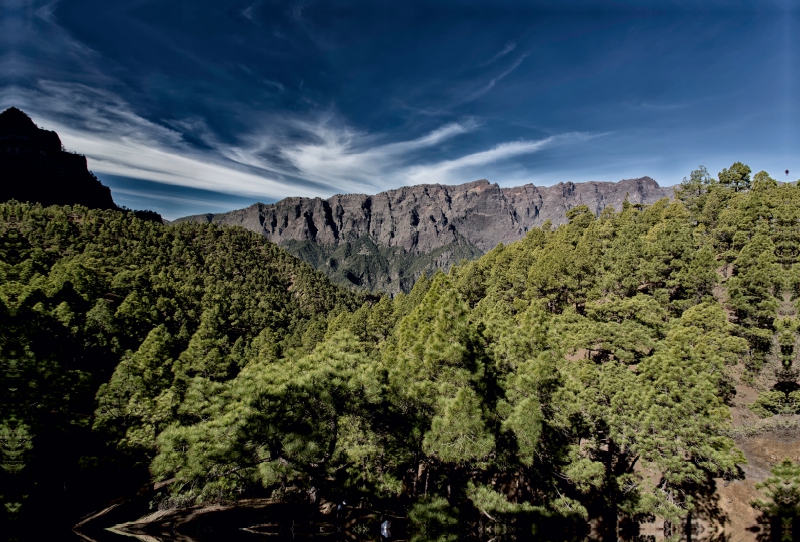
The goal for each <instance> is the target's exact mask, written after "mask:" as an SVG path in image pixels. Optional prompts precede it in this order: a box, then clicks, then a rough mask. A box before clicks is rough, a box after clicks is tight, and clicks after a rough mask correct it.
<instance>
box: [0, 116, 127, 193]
mask: <svg viewBox="0 0 800 542" xmlns="http://www.w3.org/2000/svg"><path fill="white" fill-rule="evenodd" d="M0 171H2V172H3V183H2V185H0V201H6V200H10V199H15V200H18V201H31V202H33V201H36V202H39V203H41V204H43V205H73V204H76V203H79V204H82V205H85V206H87V207H92V208H98V209H117V206H116V205H115V204H114V200H113V199H111V191H110V190H109V189H108V187H106V186H103V185H102V184H101V183H100V181H98V180H97V177H95V176H94V175H92V173H91V172H90V171H89V169H88V168H87V165H86V157H85V156H83V155H80V154H73V153H70V152H66V151H64V149H63V147H62V146H61V139H60V138H59V137H58V134H57V133H55V132H51V131H49V130H43V129H42V128H39V127H38V126H36V124H34V122H33V121H32V120H31V119H30V117H28V116H27V115H26V114H25V113H23V112H22V111H20V110H19V109H17V108H16V107H11V108H9V109H6V110H5V111H3V112H2V113H0Z"/></svg>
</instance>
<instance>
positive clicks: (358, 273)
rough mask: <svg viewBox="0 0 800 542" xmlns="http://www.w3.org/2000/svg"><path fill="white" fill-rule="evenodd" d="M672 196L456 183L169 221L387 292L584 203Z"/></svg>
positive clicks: (622, 187) (653, 189) (654, 186)
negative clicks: (259, 243)
mask: <svg viewBox="0 0 800 542" xmlns="http://www.w3.org/2000/svg"><path fill="white" fill-rule="evenodd" d="M626 195H627V196H628V199H629V201H630V202H631V203H653V202H655V201H657V200H659V199H661V198H664V197H671V196H672V189H671V188H661V187H660V186H659V185H658V183H656V182H655V181H654V180H653V179H651V178H649V177H642V178H640V179H628V180H624V181H620V182H618V183H599V182H590V183H580V184H574V183H559V184H557V185H554V186H548V187H537V186H534V185H532V184H526V185H524V186H520V187H514V188H500V187H499V186H498V185H497V184H492V183H489V181H486V180H480V181H475V182H471V183H467V184H461V185H456V186H448V185H439V184H434V185H418V186H407V187H403V188H400V189H397V190H389V191H387V192H381V193H380V194H377V195H374V196H367V195H363V194H346V195H336V196H333V197H331V198H328V199H325V200H323V199H321V198H313V199H311V198H286V199H284V200H281V201H279V202H277V203H273V204H262V203H257V204H255V205H252V206H250V207H247V208H246V209H240V210H237V211H231V212H228V213H222V214H208V215H196V216H189V217H185V218H182V219H179V221H189V222H214V223H219V224H230V225H239V226H243V227H245V228H247V229H249V230H252V231H255V232H258V233H261V234H262V235H263V236H264V237H266V238H267V239H269V240H271V241H274V242H275V243H278V244H280V245H282V246H284V247H285V248H286V249H287V250H289V252H291V253H293V254H295V255H297V256H299V257H301V258H303V259H305V260H306V261H308V262H309V263H311V264H312V265H314V266H315V267H317V268H318V269H320V270H322V271H324V272H325V273H327V274H328V276H329V277H331V278H332V279H333V280H334V281H335V282H338V283H340V284H348V285H357V286H362V287H366V288H370V289H377V290H383V291H387V292H392V293H396V292H399V291H408V290H409V289H410V287H411V286H412V285H413V283H414V280H416V278H418V277H419V276H420V275H421V274H422V273H423V272H431V271H433V270H435V269H447V268H449V267H450V266H451V265H452V264H453V263H457V262H458V261H460V260H462V259H473V258H475V257H477V256H479V255H481V254H483V253H485V252H486V251H488V250H491V249H492V248H494V247H495V246H497V244H498V243H509V242H512V241H516V240H517V239H521V238H522V237H524V236H525V233H526V232H527V231H528V230H529V229H531V228H535V227H537V226H541V225H542V224H543V223H544V222H545V221H547V220H550V221H551V222H552V223H553V224H562V223H564V222H566V216H565V213H566V211H567V210H569V209H571V208H573V207H575V206H577V205H584V204H585V205H588V206H589V208H590V209H591V210H592V211H593V212H595V213H597V214H599V213H600V212H601V211H602V210H603V209H605V208H606V207H609V206H610V207H614V208H616V209H619V208H620V207H621V206H622V202H623V201H624V199H625V197H626Z"/></svg>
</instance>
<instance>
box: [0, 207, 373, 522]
mask: <svg viewBox="0 0 800 542" xmlns="http://www.w3.org/2000/svg"><path fill="white" fill-rule="evenodd" d="M362 302H363V298H359V297H358V296H356V295H355V294H351V293H349V292H347V291H345V290H342V289H340V288H338V287H335V286H333V285H332V284H330V282H329V281H328V280H327V279H326V278H325V277H324V276H322V275H321V274H320V273H318V272H317V271H315V270H313V269H312V268H311V267H310V266H309V265H307V264H305V263H302V262H300V261H298V260H297V259H296V258H294V257H292V256H290V255H289V254H287V253H286V252H285V251H283V250H282V249H279V248H278V247H276V246H275V245H273V244H272V243H269V242H267V241H265V240H264V239H262V238H261V237H260V236H257V235H255V234H252V233H250V232H247V231H245V230H242V229H239V228H219V227H217V226H212V225H190V224H184V225H180V226H171V227H166V226H163V225H162V224H158V223H155V222H152V221H143V220H139V219H137V218H136V217H135V216H134V214H133V213H123V212H118V211H102V210H89V209H86V208H83V207H77V206H76V207H47V208H42V207H41V206H33V205H29V204H20V203H14V202H10V203H5V204H0V326H2V333H0V363H1V364H2V366H1V367H0V387H1V388H2V390H3V393H2V395H0V446H2V467H3V470H2V471H0V477H1V478H0V487H2V491H0V500H2V501H3V504H4V509H5V512H3V524H2V525H0V530H4V529H6V528H10V526H20V525H25V524H26V523H27V522H29V521H31V520H33V519H35V518H36V517H37V516H39V515H41V514H42V510H48V517H50V518H51V520H52V521H48V522H34V523H36V524H37V525H38V526H40V527H41V526H47V525H50V526H52V525H54V524H58V522H59V520H60V519H63V517H70V513H74V512H75V511H76V510H82V511H87V510H86V507H87V506H89V510H91V506H92V503H95V505H98V504H104V502H103V500H102V499H103V498H104V497H105V498H107V500H110V499H111V498H114V497H116V496H119V494H120V493H122V492H124V491H125V490H126V489H128V485H129V484H141V483H143V482H146V481H147V478H148V476H147V471H146V467H147V465H148V463H149V462H150V460H151V459H152V457H153V453H154V450H155V438H156V436H157V435H158V434H159V433H161V432H162V431H163V430H164V429H165V428H166V427H168V426H169V425H170V424H174V423H176V422H179V421H180V423H184V424H191V423H193V422H199V421H201V420H203V419H204V418H205V417H206V416H207V415H206V412H208V411H209V408H211V405H210V402H211V401H213V400H214V399H215V398H217V397H219V395H218V394H219V391H220V389H222V388H224V387H225V386H226V384H225V383H226V382H228V381H229V380H230V379H231V378H233V377H234V376H236V375H237V374H238V373H239V372H240V370H241V369H242V368H243V367H245V366H246V365H248V363H249V361H250V360H252V359H255V358H258V357H260V356H261V355H264V352H267V351H268V352H271V353H274V355H278V356H290V357H298V356H302V355H303V354H304V353H307V352H309V351H310V350H311V349H312V348H313V345H314V344H315V343H316V342H317V341H318V340H319V339H320V338H321V336H322V335H323V334H324V332H325V327H326V323H325V318H326V316H327V315H328V314H330V313H331V312H332V311H333V312H336V311H340V310H349V309H354V308H356V307H357V306H359V305H360V304H361V303H362ZM292 352H294V353H292ZM143 469H144V470H143ZM142 475H144V478H142ZM136 487H138V486H136ZM53 515H55V519H53V517H52V516H53ZM9 520H11V521H12V523H10V524H9V523H6V522H7V521H9Z"/></svg>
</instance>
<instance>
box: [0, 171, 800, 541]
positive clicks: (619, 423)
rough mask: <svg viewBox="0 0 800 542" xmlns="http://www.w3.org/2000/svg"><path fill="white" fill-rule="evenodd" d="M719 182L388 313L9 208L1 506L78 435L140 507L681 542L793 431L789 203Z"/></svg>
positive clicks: (735, 174)
mask: <svg viewBox="0 0 800 542" xmlns="http://www.w3.org/2000/svg"><path fill="white" fill-rule="evenodd" d="M718 177H719V178H718V179H716V178H712V177H711V176H709V175H708V173H707V172H706V171H705V170H704V169H702V168H701V169H700V170H697V171H695V172H692V174H691V176H690V177H689V178H687V179H686V180H685V181H684V183H683V184H682V185H681V187H680V189H678V190H677V191H676V200H675V201H669V200H667V199H664V200H661V201H659V202H657V203H655V204H654V205H650V206H643V205H633V204H630V203H629V202H627V201H626V202H625V203H624V204H623V206H622V209H621V210H620V211H619V212H615V211H614V210H613V209H610V208H609V209H606V210H605V211H603V212H602V213H601V214H600V216H596V215H595V213H594V212H592V210H590V209H589V208H588V207H586V206H578V207H575V208H573V209H571V210H570V211H569V213H568V218H569V222H568V223H567V224H564V225H561V226H558V227H553V226H552V224H550V223H545V224H544V225H543V226H541V227H539V228H535V229H532V230H531V231H529V232H528V233H527V235H526V236H525V238H524V239H522V240H521V241H518V242H515V243H513V244H510V245H507V246H506V245H502V244H501V245H499V246H497V247H496V248H494V249H493V250H491V251H490V252H488V253H487V254H486V255H484V256H483V257H482V258H480V259H479V260H477V261H473V262H464V263H462V264H461V265H459V266H457V267H454V268H453V269H452V270H451V271H450V272H449V274H447V275H445V274H443V273H441V272H440V273H437V274H436V275H434V276H433V277H431V278H426V277H423V278H422V279H420V280H419V281H417V283H416V284H415V286H414V288H413V290H412V291H411V292H410V293H409V294H408V295H405V294H398V295H397V296H395V297H394V298H393V299H392V298H389V297H383V298H380V299H377V298H374V299H373V298H360V299H359V298H356V297H355V296H354V295H353V294H349V293H347V292H345V291H343V290H339V289H336V288H335V287H333V286H331V285H330V284H329V283H328V282H327V281H325V280H324V279H323V278H322V277H321V276H320V275H319V274H318V273H316V272H314V271H312V270H311V269H310V268H309V267H308V266H306V265H304V264H301V263H299V262H297V261H296V260H294V259H293V258H291V257H290V256H288V255H287V254H285V253H284V252H282V251H281V250H280V249H278V248H277V247H275V246H274V245H271V244H269V243H268V242H265V241H263V240H261V239H259V238H258V237H257V236H256V235H255V234H251V233H248V232H245V231H244V230H242V229H239V228H228V227H218V226H211V225H202V226H201V225H196V224H181V225H177V226H161V225H156V224H152V223H146V222H142V221H139V220H137V219H135V218H132V217H131V216H130V215H125V214H122V213H115V212H100V211H86V210H84V209H80V208H75V209H70V208H47V209H42V208H41V207H31V206H28V205H21V204H6V205H3V206H2V207H0V210H1V211H2V216H3V223H2V224H3V226H2V227H3V233H2V236H3V237H2V250H3V257H2V262H3V270H2V272H3V274H4V280H3V287H2V291H1V292H0V293H1V294H2V295H1V296H0V299H2V301H3V306H2V310H3V313H2V317H3V326H4V328H5V329H6V330H10V331H11V333H4V334H3V341H4V343H3V344H2V349H3V350H2V351H3V363H4V364H5V367H4V370H3V376H2V378H3V379H4V382H3V387H4V388H6V389H10V390H13V392H12V393H10V394H8V395H7V396H5V398H4V402H3V404H2V409H3V410H2V415H3V424H4V425H3V431H4V435H5V437H4V440H3V446H4V448H3V452H4V473H3V476H4V480H3V487H21V486H10V485H8V484H10V483H11V482H7V481H8V480H16V482H14V483H16V484H20V483H22V482H20V480H22V481H25V480H30V479H31V477H45V476H46V474H45V473H46V471H45V470H43V469H42V468H36V467H31V465H36V464H37V462H40V463H38V464H42V463H47V464H48V465H50V466H49V467H48V468H52V469H56V468H58V467H57V466H55V465H53V464H52V462H53V461H54V457H55V455H56V454H55V453H54V452H52V451H51V450H50V448H49V447H48V444H45V445H44V446H40V445H39V440H41V441H43V442H48V443H55V442H57V441H58V439H59V438H60V436H61V435H64V434H66V432H83V433H81V434H85V435H86V438H87V439H90V438H92V439H97V440H98V441H102V442H103V443H108V445H109V446H110V447H111V448H109V449H110V450H114V451H113V458H114V461H118V462H127V463H125V464H130V465H135V464H143V465H149V468H150V473H151V475H152V477H153V479H154V480H159V481H164V482H166V483H168V485H169V488H170V492H169V494H168V496H167V497H165V498H164V499H163V500H161V501H160V502H159V503H154V506H155V505H158V506H161V507H171V506H185V505H187V504H194V503H208V502H224V501H233V500H236V499H238V498H241V497H246V496H256V495H261V496H272V497H274V498H276V499H280V500H284V501H303V502H311V503H315V504H320V503H323V502H326V501H336V502H341V501H343V500H346V502H348V503H351V504H352V503H360V504H361V505H362V506H365V507H371V506H373V507H379V506H381V503H386V502H391V503H393V505H394V506H396V505H397V504H398V503H400V505H402V506H403V507H404V509H405V510H406V511H407V512H408V514H409V517H410V519H411V521H412V523H414V522H416V523H419V524H425V525H426V526H427V527H426V528H427V529H428V532H429V533H431V532H439V531H440V532H441V533H443V534H444V535H446V534H447V532H452V533H458V529H463V528H464V525H465V524H468V523H469V521H473V520H469V521H468V520H466V519H465V518H482V519H481V520H480V521H481V522H486V523H508V524H511V525H513V526H514V528H517V529H519V528H524V529H528V530H530V529H531V528H534V529H535V528H536V527H535V525H536V524H537V522H539V521H540V520H541V519H542V518H548V521H549V525H553V524H561V523H559V522H558V521H557V520H564V521H565V522H566V523H565V524H568V523H569V522H575V524H580V523H582V522H583V521H584V520H587V519H594V520H595V523H594V525H595V526H599V527H597V528H598V529H599V532H600V534H601V535H603V536H606V537H607V538H608V539H613V540H616V539H617V536H618V533H620V532H623V530H624V529H623V527H624V526H625V525H628V524H630V523H631V522H638V521H648V520H652V518H653V517H659V518H661V519H664V520H666V527H665V529H666V530H667V531H668V532H675V531H674V530H672V531H670V529H673V527H670V526H677V525H679V524H680V522H682V521H684V519H685V518H687V517H688V516H690V515H692V514H694V515H695V516H696V517H701V516H702V514H703V513H706V512H707V511H708V510H709V509H710V506H711V505H710V504H709V503H711V504H713V503H714V502H715V499H716V498H717V497H716V495H717V493H716V492H717V489H718V488H717V486H716V482H715V480H719V479H721V478H724V479H725V480H727V481H728V482H729V481H731V480H736V479H740V478H742V476H743V471H742V466H743V465H744V463H745V458H744V455H743V453H742V452H741V451H740V450H739V448H737V445H736V444H737V441H735V440H734V439H735V438H737V437H738V436H740V435H742V434H746V433H747V430H748V428H747V424H750V425H752V424H753V423H754V420H757V419H759V418H767V417H775V416H777V417H778V419H780V420H783V422H785V424H790V423H794V424H795V425H794V426H795V427H796V425H797V423H796V419H797V415H798V414H800V391H798V388H799V386H798V380H797V378H798V376H797V375H798V371H797V363H796V362H795V358H796V348H795V346H796V344H797V339H798V320H797V317H796V315H797V303H798V296H800V266H798V259H800V188H798V187H797V186H796V185H794V184H791V185H790V184H783V185H779V184H778V183H777V182H776V181H775V180H773V179H772V178H770V177H769V175H768V174H766V173H765V172H760V173H758V174H756V175H754V176H753V177H752V179H751V176H750V170H749V168H747V166H744V165H742V164H740V163H736V164H734V165H733V166H732V167H731V168H730V169H726V170H723V171H722V172H721V173H720V174H719V176H718ZM745 388H747V389H749V390H755V391H754V393H755V395H754V397H753V401H751V402H750V404H749V407H746V408H749V411H750V412H751V413H752V418H748V419H747V420H745V421H742V420H739V421H737V422H736V424H734V423H733V421H732V417H731V406H732V405H733V403H734V401H735V400H737V393H739V391H738V390H743V389H745ZM95 394H96V395H95ZM748 420H749V421H748ZM755 423H758V422H755ZM786 426H787V427H788V425H786ZM46 439H50V440H46ZM53 445H55V444H53ZM97 446H100V444H97ZM62 453H63V452H62ZM107 453H112V452H107ZM70 454H71V455H70ZM65 457H67V458H68V459H69V460H71V461H73V462H76V463H77V464H80V465H82V466H83V465H86V468H87V469H91V468H100V467H93V466H91V465H93V463H92V461H97V458H95V459H92V457H93V456H91V453H90V452H86V451H84V449H81V450H74V451H70V452H69V453H67V454H66V455H65ZM48 462H49V463H48ZM73 468H74V465H73ZM82 468H83V467H82ZM792 468H793V467H792V465H791V463H787V466H786V467H785V468H784V470H783V471H780V473H784V474H785V473H789V474H787V475H786V476H789V478H787V480H788V479H791V476H794V474H792V473H793V472H795V471H793V470H792ZM784 471H785V472H784ZM780 473H778V474H777V475H776V476H783V474H780ZM776 479H777V478H776ZM726 485H727V482H726ZM9 495H11V497H9ZM19 495H22V493H19ZM773 495H774V492H773ZM769 496H770V494H769V493H768V495H767V497H769ZM3 499H4V500H5V503H6V509H7V510H9V511H10V512H9V513H10V514H12V515H13V514H15V513H24V512H19V511H20V510H23V511H24V509H25V507H26V506H27V502H26V501H25V499H24V498H23V497H22V496H16V497H15V496H14V495H13V494H12V493H4V496H3ZM781 502H783V501H781ZM787 502H788V501H787ZM798 502H800V499H798V500H797V501H796V502H795V504H794V505H791V503H790V505H788V506H789V508H786V507H784V508H781V509H780V510H782V512H775V513H776V514H778V513H779V514H788V515H789V516H791V514H796V512H797V504H798ZM19 503H21V505H20V504H19ZM784 504H785V503H784ZM20 506H21V507H20ZM760 506H762V508H763V509H764V510H775V509H774V508H769V504H763V503H762V505H760ZM792 506H794V508H792ZM786 510H790V511H789V512H787V511H786ZM433 524H435V525H438V527H435V526H434V527H432V526H431V525H433ZM531 524H533V525H534V527H531ZM674 528H675V529H677V527H674ZM437 529H439V531H437ZM437 536H438V535H437ZM453 536H457V534H453Z"/></svg>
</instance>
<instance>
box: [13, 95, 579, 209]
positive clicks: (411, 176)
mask: <svg viewBox="0 0 800 542" xmlns="http://www.w3.org/2000/svg"><path fill="white" fill-rule="evenodd" d="M26 100H27V101H28V102H29V104H30V105H31V106H32V108H33V113H34V117H36V118H35V120H36V121H37V122H38V123H39V124H40V125H42V126H43V127H45V128H47V129H51V130H55V131H56V132H58V134H59V135H60V136H61V138H62V141H63V143H64V145H65V147H67V148H68V149H70V150H75V151H77V152H80V153H82V154H86V155H87V157H88V158H89V166H90V168H91V169H92V170H93V171H95V172H96V173H98V174H109V175H116V176H121V177H129V178H139V179H144V180H148V181H156V182H160V183H165V184H170V185H176V186H183V187H191V188H196V189H202V190H209V191H216V192H223V193H228V194H235V195H247V196H253V197H256V198H264V199H280V198H283V197H287V196H306V197H313V196H326V195H331V194H334V193H343V192H366V193H375V192H379V191H382V190H386V189H389V188H393V187H397V186H401V185H407V184H418V183H452V182H464V181H465V180H471V179H472V177H469V175H470V171H474V175H473V176H478V177H479V176H486V175H481V173H480V171H478V170H479V168H480V167H481V166H485V165H487V164H491V163H493V162H499V161H502V160H508V159H511V158H514V157H517V156H521V155H526V154H533V153H537V152H541V151H543V150H545V149H547V148H549V147H553V146H556V145H565V144H577V143H580V142H581V141H584V140H586V139H588V138H589V137H591V136H590V135H588V134H562V135H556V136H551V137H547V138H544V139H540V140H535V141H531V140H520V141H511V142H505V143H501V144H498V145H495V146H494V147H492V148H490V149H487V150H481V151H477V152H471V153H466V154H462V155H461V156H457V157H456V158H452V157H451V158H446V159H442V158H437V156H441V155H442V153H441V152H440V151H441V147H442V146H443V145H447V144H449V142H450V141H452V140H454V139H456V138H458V137H459V136H463V135H467V134H470V133H473V132H475V131H478V130H480V128H481V126H480V124H479V123H478V122H477V121H475V120H474V119H466V120H463V121H461V122H451V123H448V124H445V125H442V126H440V127H438V128H435V129H433V130H430V131H428V132H426V133H424V134H422V135H420V136H418V137H415V138H411V139H406V140H399V141H390V142H388V143H383V142H381V140H385V139H386V138H387V136H386V134H372V133H366V132H358V131H356V130H354V129H352V128H350V127H348V126H347V125H346V123H344V122H343V121H342V120H341V119H338V118H336V117H335V116H334V115H330V114H329V115H326V116H325V117H323V118H322V119H319V120H317V121H315V122H312V121H308V120H298V119H296V118H289V117H282V118H274V119H272V122H271V123H270V125H271V127H272V129H271V131H270V132H269V133H261V134H259V133H258V132H256V133H253V134H248V135H245V136H243V137H242V141H241V144H229V143H225V142H223V141H221V140H220V139H218V138H217V137H216V136H215V135H214V132H213V131H212V130H210V129H209V128H208V127H207V126H206V125H205V123H204V122H203V121H202V120H199V119H186V120H179V121H174V120H173V121H170V123H169V124H167V123H158V122H154V121H151V120H148V119H145V118H143V117H142V116H140V115H138V114H137V113H136V112H135V111H134V110H133V108H132V107H131V106H130V105H129V104H127V103H125V102H124V100H122V99H120V98H119V97H117V96H115V95H114V94H112V93H110V92H108V91H102V90H97V89H91V88H88V87H86V86H83V85H78V84H64V83H56V82H52V81H42V82H40V84H39V87H38V89H37V90H36V91H35V92H30V91H28V92H27V94H26ZM4 105H5V104H4ZM187 136H191V137H192V138H195V139H199V140H202V141H203V142H204V144H205V147H206V148H205V149H198V148H196V147H195V146H192V145H190V144H189V143H188V142H187ZM476 178H477V177H476Z"/></svg>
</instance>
